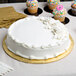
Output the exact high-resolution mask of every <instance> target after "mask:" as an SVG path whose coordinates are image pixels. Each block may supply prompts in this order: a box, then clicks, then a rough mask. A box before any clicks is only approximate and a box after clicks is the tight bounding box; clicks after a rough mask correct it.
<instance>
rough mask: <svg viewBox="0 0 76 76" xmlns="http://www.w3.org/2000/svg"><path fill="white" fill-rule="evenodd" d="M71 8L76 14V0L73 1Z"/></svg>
mask: <svg viewBox="0 0 76 76" xmlns="http://www.w3.org/2000/svg"><path fill="white" fill-rule="evenodd" d="M71 8H72V14H74V15H76V1H74V2H73V3H72V5H71Z"/></svg>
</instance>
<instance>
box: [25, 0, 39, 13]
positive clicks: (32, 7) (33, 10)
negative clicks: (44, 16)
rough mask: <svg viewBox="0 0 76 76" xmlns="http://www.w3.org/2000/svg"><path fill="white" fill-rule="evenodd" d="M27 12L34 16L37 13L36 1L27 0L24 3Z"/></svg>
mask: <svg viewBox="0 0 76 76" xmlns="http://www.w3.org/2000/svg"><path fill="white" fill-rule="evenodd" d="M26 5H27V9H28V12H29V13H31V14H35V13H37V11H38V1H37V0H27V2H26Z"/></svg>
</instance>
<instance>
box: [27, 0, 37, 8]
mask: <svg viewBox="0 0 76 76" xmlns="http://www.w3.org/2000/svg"><path fill="white" fill-rule="evenodd" d="M26 5H27V7H38V1H37V0H27V2H26Z"/></svg>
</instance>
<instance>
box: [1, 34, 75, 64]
mask: <svg viewBox="0 0 76 76" xmlns="http://www.w3.org/2000/svg"><path fill="white" fill-rule="evenodd" d="M69 38H70V40H71V44H70V47H69V48H68V50H66V51H65V52H64V53H62V54H60V55H58V56H56V57H53V58H49V59H27V58H23V57H21V56H19V55H16V54H14V53H13V52H11V51H10V50H9V49H8V48H7V46H6V43H5V39H6V37H5V38H4V39H3V44H2V45H3V49H4V51H5V52H6V53H7V54H8V55H9V56H10V57H12V58H14V59H16V60H18V61H22V62H26V63H32V64H44V63H51V62H54V61H58V60H60V59H62V58H64V57H66V56H67V55H68V54H69V53H70V52H71V51H72V49H73V46H74V41H73V39H72V37H71V35H69Z"/></svg>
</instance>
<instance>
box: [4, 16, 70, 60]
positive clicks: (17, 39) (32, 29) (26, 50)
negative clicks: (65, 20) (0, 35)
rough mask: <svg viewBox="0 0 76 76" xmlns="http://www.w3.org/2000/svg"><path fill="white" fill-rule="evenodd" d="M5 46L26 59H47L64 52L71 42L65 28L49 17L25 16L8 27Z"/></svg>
mask: <svg viewBox="0 0 76 76" xmlns="http://www.w3.org/2000/svg"><path fill="white" fill-rule="evenodd" d="M5 42H6V45H7V48H8V49H9V50H10V51H11V52H13V53H15V54H17V55H19V56H21V57H24V58H27V59H48V58H53V57H56V56H58V55H60V54H62V53H64V52H65V51H66V50H67V49H68V48H69V47H70V44H71V40H70V38H69V33H68V31H67V28H66V27H65V26H64V24H62V23H61V22H60V21H59V20H54V19H53V18H50V17H34V16H32V17H27V18H24V19H21V20H18V21H17V22H15V23H13V24H12V25H11V26H10V28H9V29H8V33H7V38H6V41H5Z"/></svg>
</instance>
